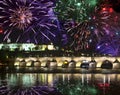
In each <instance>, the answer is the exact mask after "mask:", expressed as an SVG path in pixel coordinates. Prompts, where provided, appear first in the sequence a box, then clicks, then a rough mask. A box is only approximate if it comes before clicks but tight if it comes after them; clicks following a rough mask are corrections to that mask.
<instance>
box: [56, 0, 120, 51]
mask: <svg viewBox="0 0 120 95" xmlns="http://www.w3.org/2000/svg"><path fill="white" fill-rule="evenodd" d="M68 1H69V2H68V3H65V2H64V3H65V4H66V5H65V4H63V5H64V6H67V7H64V8H63V7H61V6H57V7H58V8H59V9H58V10H57V11H58V17H59V19H60V20H61V21H62V20H65V23H64V27H63V28H65V30H66V31H67V33H68V35H69V37H70V38H69V39H70V41H69V42H70V43H69V44H70V46H71V47H72V48H74V49H75V50H81V49H90V47H92V46H93V44H94V46H95V44H96V43H97V42H99V41H100V40H101V39H102V37H103V36H104V35H109V36H113V35H116V33H118V32H119V30H120V27H119V26H120V19H119V16H120V14H118V13H116V12H115V11H114V10H113V9H112V6H111V5H110V4H109V2H108V0H100V1H99V0H98V1H96V0H92V1H96V3H95V2H94V3H91V2H90V1H86V0H81V1H77V0H74V1H73V2H72V1H71V2H70V0H68ZM86 2H87V3H86ZM61 3H63V1H61ZM58 4H59V3H58ZM70 5H72V6H70ZM73 5H74V6H75V5H77V8H76V7H73ZM78 5H79V7H78ZM65 8H66V9H65ZM63 9H64V10H65V11H61V10H63ZM85 10H86V11H85ZM59 12H60V13H59ZM70 12H71V14H72V13H73V15H71V14H70ZM81 12H82V13H81ZM62 14H63V15H62ZM77 14H78V15H77ZM61 15H62V16H61ZM64 15H66V17H65V16H64ZM63 16H64V17H63ZM78 18H79V19H78Z"/></svg>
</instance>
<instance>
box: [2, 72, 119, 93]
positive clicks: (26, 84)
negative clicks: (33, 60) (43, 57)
mask: <svg viewBox="0 0 120 95" xmlns="http://www.w3.org/2000/svg"><path fill="white" fill-rule="evenodd" d="M0 86H1V87H0V90H1V89H2V90H3V88H2V87H6V89H7V90H6V91H8V92H9V91H10V90H11V89H15V88H16V87H17V88H18V89H22V90H20V91H23V92H24V90H23V88H25V89H31V88H34V87H39V88H41V87H53V88H55V89H56V91H59V92H61V93H62V94H63V95H119V93H120V91H119V90H118V88H120V74H47V73H40V74H39V73H12V74H10V73H7V74H0ZM35 89H36V88H35ZM42 89H43V88H42ZM46 89H47V88H46ZM20 91H17V93H18V92H20ZM30 91H31V93H32V90H29V91H28V92H30ZM110 93H114V94H110ZM115 93H116V94H115ZM0 95H7V94H0ZM8 95H9V94H8ZM10 95H14V94H10ZM22 95H24V94H22ZM26 95H27V94H26ZM31 95H34V94H31ZM35 95H36V94H35ZM38 95H39V94H38ZM41 95H44V94H41ZM45 95H46V94H45ZM47 95H49V94H47ZM51 95H54V94H51ZM55 95H56V94H55ZM57 95H60V94H57Z"/></svg>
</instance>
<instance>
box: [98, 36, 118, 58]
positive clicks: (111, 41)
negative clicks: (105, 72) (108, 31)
mask: <svg viewBox="0 0 120 95" xmlns="http://www.w3.org/2000/svg"><path fill="white" fill-rule="evenodd" d="M119 40H120V37H119V36H113V37H110V36H109V35H106V36H104V37H103V38H102V39H101V41H100V42H99V43H98V44H97V51H98V52H99V53H101V54H109V55H112V56H119V55H120V41H119Z"/></svg>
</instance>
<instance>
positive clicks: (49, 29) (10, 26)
mask: <svg viewBox="0 0 120 95" xmlns="http://www.w3.org/2000/svg"><path fill="white" fill-rule="evenodd" d="M53 7H54V2H53V1H52V0H0V26H1V27H2V28H3V31H4V34H3V35H4V38H3V41H4V42H7V41H10V42H33V43H36V44H40V43H50V42H52V41H54V39H55V38H56V35H57V33H56V32H57V31H58V27H57V25H58V21H57V19H56V16H55V15H54V11H53Z"/></svg>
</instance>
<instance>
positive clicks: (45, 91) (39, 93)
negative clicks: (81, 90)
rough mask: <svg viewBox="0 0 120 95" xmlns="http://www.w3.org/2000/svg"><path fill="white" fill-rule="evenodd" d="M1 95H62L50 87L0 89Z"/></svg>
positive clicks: (4, 87)
mask: <svg viewBox="0 0 120 95" xmlns="http://www.w3.org/2000/svg"><path fill="white" fill-rule="evenodd" d="M0 95H62V94H61V93H59V92H58V91H57V90H56V89H55V88H53V87H48V86H34V87H30V88H17V87H16V88H12V89H10V88H8V87H7V86H1V87H0Z"/></svg>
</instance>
